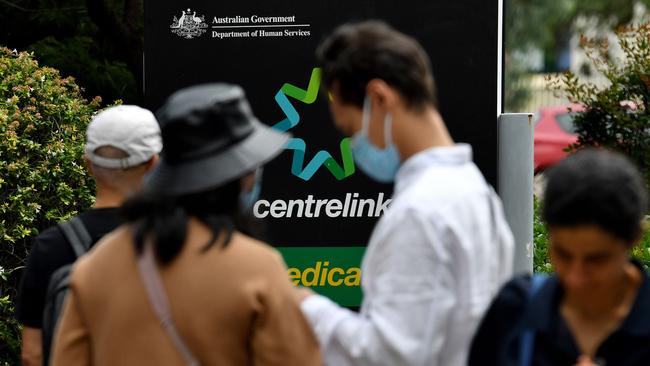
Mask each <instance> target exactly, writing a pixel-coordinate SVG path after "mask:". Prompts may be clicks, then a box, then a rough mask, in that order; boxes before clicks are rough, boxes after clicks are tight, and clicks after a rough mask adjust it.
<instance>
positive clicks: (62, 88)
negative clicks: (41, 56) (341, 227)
mask: <svg viewBox="0 0 650 366" xmlns="http://www.w3.org/2000/svg"><path fill="white" fill-rule="evenodd" d="M100 102H101V100H100V99H99V98H95V99H94V100H92V101H90V102H89V101H87V100H85V99H84V98H83V97H82V95H81V89H80V88H79V86H77V85H76V83H75V81H74V79H73V78H70V77H68V78H62V77H61V76H60V75H59V72H58V71H57V70H55V69H52V68H49V67H40V66H39V65H38V63H37V62H36V60H34V58H33V55H32V54H29V53H25V52H16V51H15V50H14V51H11V50H9V49H7V48H2V47H0V365H17V364H19V358H18V357H19V342H20V341H19V339H20V337H19V333H20V328H19V324H18V323H17V322H16V321H15V320H13V302H14V300H15V297H16V287H17V284H18V281H19V279H20V278H19V277H20V275H21V272H22V271H21V269H22V268H23V267H24V265H25V261H26V258H27V256H28V253H29V249H30V243H31V238H32V237H34V236H35V235H37V234H38V232H39V231H40V230H42V229H44V228H47V227H49V226H52V225H54V224H55V223H57V222H58V221H61V220H66V219H68V218H70V217H71V216H73V215H75V214H77V213H78V212H79V211H80V210H83V209H85V208H87V207H89V206H90V205H92V203H93V192H94V185H93V184H94V183H93V181H92V179H91V178H90V177H89V175H88V174H87V172H86V170H85V167H84V163H83V160H82V155H83V144H84V140H85V131H86V126H87V125H88V122H89V121H90V118H91V117H92V115H93V113H95V111H97V109H98V108H99V104H100Z"/></svg>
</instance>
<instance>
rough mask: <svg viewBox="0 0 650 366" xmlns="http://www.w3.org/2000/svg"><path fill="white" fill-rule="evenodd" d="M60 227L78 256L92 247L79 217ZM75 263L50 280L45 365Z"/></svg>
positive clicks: (56, 272) (44, 317)
mask: <svg viewBox="0 0 650 366" xmlns="http://www.w3.org/2000/svg"><path fill="white" fill-rule="evenodd" d="M59 229H61V232H62V233H63V236H64V237H65V238H66V240H67V241H68V243H70V246H71V247H72V249H73V250H74V254H75V256H76V258H79V257H80V256H82V255H83V254H85V253H86V252H87V251H88V249H90V245H91V244H92V238H91V236H90V234H89V233H88V230H87V229H86V227H85V226H84V224H83V222H82V221H81V219H79V218H78V217H73V218H72V219H70V220H69V221H65V222H62V223H59ZM73 264H74V263H70V264H66V265H64V266H62V267H60V268H59V269H57V270H56V271H54V273H52V276H50V280H49V282H48V286H47V294H46V297H45V309H44V310H43V328H42V334H43V365H45V366H47V365H48V364H49V362H50V360H49V358H50V347H51V346H52V339H53V338H54V331H55V328H56V324H57V321H58V319H59V316H60V315H61V312H62V311H63V304H64V300H65V296H66V294H67V293H68V285H69V283H70V279H69V276H70V271H72V265H73Z"/></svg>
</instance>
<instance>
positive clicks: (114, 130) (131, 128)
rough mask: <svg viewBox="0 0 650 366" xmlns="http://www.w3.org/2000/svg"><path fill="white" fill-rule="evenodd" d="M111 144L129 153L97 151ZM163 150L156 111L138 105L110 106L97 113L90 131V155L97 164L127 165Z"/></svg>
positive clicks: (87, 143)
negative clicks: (112, 155)
mask: <svg viewBox="0 0 650 366" xmlns="http://www.w3.org/2000/svg"><path fill="white" fill-rule="evenodd" d="M104 146H111V147H115V148H118V149H120V150H123V151H124V152H125V153H127V154H128V157H125V158H107V157H103V156H99V155H97V154H96V153H95V152H96V151H97V149H98V148H100V147H104ZM161 150H162V139H161V137H160V127H159V126H158V121H156V117H154V115H153V113H151V112H150V111H149V110H147V109H144V108H140V107H138V106H135V105H118V106H115V107H110V108H107V109H105V110H103V111H101V112H100V113H98V114H97V115H95V117H93V119H92V121H90V125H88V130H87V131H86V149H85V152H86V156H87V157H88V159H89V160H90V161H91V162H92V163H93V164H95V165H97V166H100V167H103V168H109V169H118V168H122V169H126V168H130V167H133V166H136V165H139V164H142V163H144V162H146V161H149V160H150V159H151V158H152V157H153V156H154V155H155V154H158V153H160V151H161Z"/></svg>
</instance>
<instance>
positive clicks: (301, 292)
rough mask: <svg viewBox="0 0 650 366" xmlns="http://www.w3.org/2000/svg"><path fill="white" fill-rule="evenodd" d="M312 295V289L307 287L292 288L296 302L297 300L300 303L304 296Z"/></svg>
mask: <svg viewBox="0 0 650 366" xmlns="http://www.w3.org/2000/svg"><path fill="white" fill-rule="evenodd" d="M313 295H315V293H314V291H312V290H311V289H310V288H308V287H295V288H294V289H293V297H294V299H295V300H296V302H298V304H300V303H302V302H303V301H304V300H305V299H306V298H308V297H309V296H313Z"/></svg>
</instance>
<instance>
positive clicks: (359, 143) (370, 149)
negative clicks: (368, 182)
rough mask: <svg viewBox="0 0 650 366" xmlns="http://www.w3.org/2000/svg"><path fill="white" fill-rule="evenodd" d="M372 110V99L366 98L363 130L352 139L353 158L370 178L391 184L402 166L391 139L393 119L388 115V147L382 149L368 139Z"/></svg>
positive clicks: (386, 125) (386, 131) (386, 130)
mask: <svg viewBox="0 0 650 366" xmlns="http://www.w3.org/2000/svg"><path fill="white" fill-rule="evenodd" d="M370 110H371V105H370V99H368V98H367V97H366V99H365V100H364V101H363V115H362V117H361V120H362V121H361V123H362V127H361V130H360V131H359V132H357V133H356V134H354V136H353V137H352V139H353V140H352V141H353V142H352V156H353V157H354V161H355V163H356V164H357V166H358V167H359V168H360V169H361V170H362V171H363V172H364V173H366V174H367V175H368V176H369V177H370V178H372V179H374V180H376V181H378V182H381V183H390V182H393V181H394V180H395V176H396V175H397V170H398V169H399V166H400V159H399V152H398V151H397V148H395V145H394V144H393V140H392V137H391V126H392V122H393V118H392V116H391V115H390V113H388V114H386V118H385V119H384V139H385V142H386V147H385V148H383V149H380V148H379V147H377V146H375V145H373V144H372V142H370V140H369V139H368V127H369V125H370Z"/></svg>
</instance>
